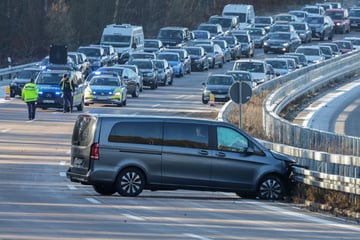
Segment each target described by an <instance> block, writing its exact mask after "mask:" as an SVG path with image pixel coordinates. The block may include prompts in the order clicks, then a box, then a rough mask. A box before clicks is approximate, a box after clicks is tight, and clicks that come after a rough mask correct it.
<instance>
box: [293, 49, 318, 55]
mask: <svg viewBox="0 0 360 240" xmlns="http://www.w3.org/2000/svg"><path fill="white" fill-rule="evenodd" d="M296 52H298V53H303V54H304V55H305V56H320V49H316V48H298V49H297V50H296Z"/></svg>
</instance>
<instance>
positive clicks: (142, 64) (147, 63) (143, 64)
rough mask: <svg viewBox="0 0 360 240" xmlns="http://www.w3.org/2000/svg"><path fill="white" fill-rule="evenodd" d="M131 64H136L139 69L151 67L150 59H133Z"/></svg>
mask: <svg viewBox="0 0 360 240" xmlns="http://www.w3.org/2000/svg"><path fill="white" fill-rule="evenodd" d="M131 64H136V65H137V66H138V68H141V69H151V68H153V66H152V64H151V62H150V60H149V61H134V62H132V63H131Z"/></svg>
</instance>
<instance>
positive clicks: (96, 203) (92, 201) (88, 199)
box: [85, 198, 101, 204]
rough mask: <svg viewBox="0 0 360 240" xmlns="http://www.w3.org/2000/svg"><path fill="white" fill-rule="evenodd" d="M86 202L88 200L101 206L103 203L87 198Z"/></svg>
mask: <svg viewBox="0 0 360 240" xmlns="http://www.w3.org/2000/svg"><path fill="white" fill-rule="evenodd" d="M85 199H86V200H88V201H89V202H91V203H93V204H101V202H99V201H98V200H96V199H94V198H85Z"/></svg>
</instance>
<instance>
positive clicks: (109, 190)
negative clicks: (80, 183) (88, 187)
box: [93, 185, 116, 196]
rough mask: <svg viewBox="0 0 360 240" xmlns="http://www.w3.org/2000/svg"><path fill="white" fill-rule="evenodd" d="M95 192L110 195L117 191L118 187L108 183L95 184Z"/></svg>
mask: <svg viewBox="0 0 360 240" xmlns="http://www.w3.org/2000/svg"><path fill="white" fill-rule="evenodd" d="M93 188H94V190H95V192H97V193H99V194H101V195H104V196H110V195H113V194H114V193H116V189H115V187H114V186H107V185H93Z"/></svg>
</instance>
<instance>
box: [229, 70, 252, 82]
mask: <svg viewBox="0 0 360 240" xmlns="http://www.w3.org/2000/svg"><path fill="white" fill-rule="evenodd" d="M227 74H228V75H231V76H232V77H233V78H234V80H235V81H247V82H249V81H251V75H250V73H246V72H230V73H227Z"/></svg>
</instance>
